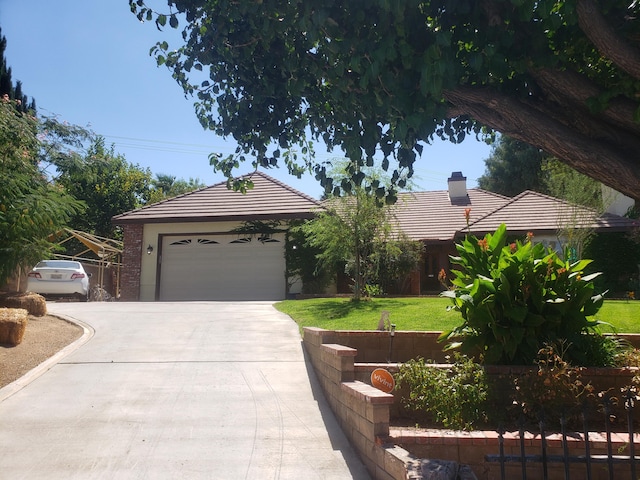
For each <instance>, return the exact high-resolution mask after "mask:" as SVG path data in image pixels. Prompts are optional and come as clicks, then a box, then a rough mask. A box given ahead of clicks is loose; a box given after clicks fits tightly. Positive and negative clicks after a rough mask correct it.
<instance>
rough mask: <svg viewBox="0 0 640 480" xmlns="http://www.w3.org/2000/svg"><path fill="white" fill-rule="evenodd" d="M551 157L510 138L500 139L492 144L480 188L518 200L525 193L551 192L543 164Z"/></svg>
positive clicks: (479, 181)
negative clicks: (547, 189) (548, 189)
mask: <svg viewBox="0 0 640 480" xmlns="http://www.w3.org/2000/svg"><path fill="white" fill-rule="evenodd" d="M547 157H548V155H547V154H545V153H544V152H543V151H542V150H540V149H538V148H535V147H532V146H531V145H528V144H526V143H524V142H520V141H518V140H515V139H513V138H511V137H507V136H504V135H503V136H500V137H499V138H498V140H497V141H496V142H495V143H494V144H493V148H492V150H491V156H490V157H489V158H487V159H486V160H485V161H484V163H485V172H484V174H483V175H482V176H481V177H480V178H478V186H479V187H480V188H482V189H484V190H488V191H490V192H495V193H499V194H501V195H506V196H507V197H515V196H516V195H518V194H520V193H522V192H524V191H525V190H533V191H535V192H541V193H548V192H547V191H546V185H545V180H544V174H543V172H542V165H543V162H544V160H545V158H547Z"/></svg>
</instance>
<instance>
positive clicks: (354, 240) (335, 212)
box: [300, 187, 420, 300]
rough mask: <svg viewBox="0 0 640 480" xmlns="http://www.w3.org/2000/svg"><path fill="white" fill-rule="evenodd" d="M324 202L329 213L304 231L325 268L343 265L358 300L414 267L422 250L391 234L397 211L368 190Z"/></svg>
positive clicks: (354, 190) (355, 190) (321, 214)
mask: <svg viewBox="0 0 640 480" xmlns="http://www.w3.org/2000/svg"><path fill="white" fill-rule="evenodd" d="M350 190H351V193H350V194H349V195H347V196H344V197H336V198H332V199H331V200H329V201H328V202H326V204H325V205H326V210H323V211H319V212H318V213H317V217H316V218H315V219H314V220H312V221H310V222H307V223H304V224H303V225H302V226H301V227H300V228H301V231H302V232H303V234H304V236H305V237H306V239H307V243H308V248H310V249H313V250H314V251H315V252H317V253H316V258H317V259H318V260H319V265H320V267H321V268H323V269H325V270H327V271H331V270H333V269H334V268H335V266H336V265H345V264H346V272H347V273H348V274H349V275H350V276H351V278H352V280H353V284H354V299H356V300H359V299H360V298H361V296H362V294H363V293H364V294H365V295H368V294H371V293H373V292H381V288H382V285H381V281H382V280H383V279H384V281H385V282H395V281H396V280H397V279H398V278H401V277H403V276H405V275H406V274H407V273H408V272H409V271H411V270H412V269H413V268H415V265H416V264H417V262H418V260H419V258H420V256H419V251H420V250H419V247H418V246H416V245H415V244H414V243H412V242H409V241H408V240H406V239H405V238H404V237H403V236H401V235H400V236H398V235H394V234H393V232H392V224H391V220H392V216H393V212H392V211H391V210H390V208H389V207H387V206H385V205H383V204H382V203H381V202H380V201H379V199H378V198H376V197H375V196H374V195H372V194H370V193H368V192H367V191H366V190H365V189H364V188H361V187H353V188H350Z"/></svg>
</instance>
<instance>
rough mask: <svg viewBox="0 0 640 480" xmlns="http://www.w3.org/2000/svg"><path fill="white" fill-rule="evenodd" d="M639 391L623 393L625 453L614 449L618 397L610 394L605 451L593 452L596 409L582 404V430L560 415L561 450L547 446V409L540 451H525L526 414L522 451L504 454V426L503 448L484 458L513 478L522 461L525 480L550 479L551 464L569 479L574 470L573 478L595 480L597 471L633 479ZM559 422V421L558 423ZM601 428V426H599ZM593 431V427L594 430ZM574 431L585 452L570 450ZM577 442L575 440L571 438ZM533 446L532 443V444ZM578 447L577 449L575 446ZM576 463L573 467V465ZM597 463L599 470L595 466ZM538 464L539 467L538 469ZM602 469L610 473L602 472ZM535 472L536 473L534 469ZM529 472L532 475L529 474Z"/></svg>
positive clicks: (604, 404) (605, 411)
mask: <svg viewBox="0 0 640 480" xmlns="http://www.w3.org/2000/svg"><path fill="white" fill-rule="evenodd" d="M636 398H637V397H636V393H635V391H633V390H632V389H627V390H626V391H625V392H624V393H623V395H622V400H623V402H624V411H625V414H626V431H625V432H624V436H625V437H626V438H628V443H627V444H626V445H625V448H624V449H623V450H624V451H625V454H624V455H623V454H620V452H619V451H618V450H616V452H615V453H614V449H613V443H614V442H613V441H612V431H613V428H612V427H613V424H612V404H613V403H614V402H615V401H616V400H615V398H613V397H610V396H607V397H605V398H603V401H602V403H601V412H602V415H603V417H604V430H601V431H603V432H604V433H605V437H606V445H607V447H606V450H607V453H606V454H594V453H592V451H591V450H592V448H591V441H590V438H589V427H590V426H592V427H593V425H589V423H590V417H593V412H592V411H589V409H588V407H587V405H586V404H585V405H584V406H583V409H582V412H581V414H580V417H581V419H582V427H581V428H582V432H575V431H571V432H568V429H567V418H566V416H565V415H562V416H561V418H560V419H559V423H560V434H561V439H562V440H561V444H562V448H561V450H562V453H561V454H557V453H551V450H557V449H550V448H549V447H548V442H547V440H548V435H549V433H548V427H549V424H548V422H547V420H546V419H545V416H544V412H541V413H540V415H539V422H538V425H537V427H538V431H537V432H536V434H538V435H539V437H540V447H539V450H538V448H537V447H536V450H537V451H526V447H525V445H526V443H527V442H526V441H525V437H526V430H525V422H524V416H523V417H522V418H521V421H520V422H519V425H518V427H519V436H518V442H517V443H518V447H519V454H516V455H513V454H509V455H507V454H505V445H504V443H505V438H504V434H505V431H504V429H501V430H499V431H498V441H499V448H500V452H499V454H497V455H486V456H485V460H486V461H487V462H498V463H499V464H500V477H501V478H502V480H505V479H506V478H509V479H513V478H517V477H514V471H513V467H515V468H518V467H517V464H519V466H520V468H519V471H520V472H521V478H522V480H527V478H532V479H539V478H542V479H543V480H548V479H549V478H550V474H549V469H550V466H551V465H553V466H554V467H556V468H557V467H560V469H562V470H563V473H564V478H565V479H566V480H569V479H570V478H571V474H573V478H575V479H587V480H592V479H593V478H594V474H595V473H597V477H598V478H607V474H608V478H609V479H610V480H614V479H615V480H619V479H627V478H630V479H633V480H636V479H637V478H638V477H637V473H636V472H637V469H638V463H639V462H640V456H636V454H635V442H634V422H633V414H634V409H635V403H636ZM556 425H557V424H556ZM598 430H600V429H598ZM591 431H592V432H593V429H592V430H591ZM569 435H571V436H573V437H575V436H576V435H578V436H579V437H580V438H581V440H582V442H581V444H583V445H584V453H583V454H579V455H578V454H575V453H574V454H570V453H569V449H570V445H569V444H570V441H569V440H568V436H569ZM572 443H575V442H572ZM530 450H531V447H530ZM574 450H575V449H574ZM575 464H583V467H582V468H581V469H579V470H576V467H575ZM508 465H510V466H512V468H511V469H510V472H509V476H508V477H507V476H506V469H507V466H508ZM532 465H535V470H532V468H531V467H532ZM572 466H574V467H573V468H571V467H572ZM596 466H597V470H596ZM538 467H539V469H538ZM603 470H605V471H606V472H607V473H606V474H604V476H603ZM532 472H533V473H532ZM527 474H529V477H527ZM553 477H554V478H562V473H560V474H559V475H558V474H557V473H556V474H555V475H553Z"/></svg>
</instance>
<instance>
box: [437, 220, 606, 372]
mask: <svg viewBox="0 0 640 480" xmlns="http://www.w3.org/2000/svg"><path fill="white" fill-rule="evenodd" d="M531 237H532V234H529V235H527V239H526V240H525V241H524V242H521V241H519V240H518V241H515V242H513V243H510V244H507V229H506V227H505V225H501V226H500V227H499V228H498V230H496V232H495V233H494V234H487V235H486V236H485V237H484V238H482V239H478V238H476V237H474V236H472V235H469V236H467V237H466V238H465V239H464V241H463V242H462V243H460V244H457V245H456V249H457V251H458V254H459V256H457V257H451V261H452V263H454V264H455V265H457V266H459V269H457V270H456V269H454V270H452V274H453V277H454V278H453V280H452V282H451V283H452V284H453V286H454V289H453V290H448V291H445V292H443V293H442V295H443V296H447V297H450V298H451V299H452V301H453V308H455V309H456V310H459V311H460V312H461V314H462V318H463V323H462V324H461V325H459V326H458V327H456V328H455V329H453V330H452V331H451V332H445V333H443V335H442V337H441V340H449V341H450V343H449V345H448V346H447V348H457V347H460V348H461V349H462V351H463V352H464V353H467V354H472V355H478V356H479V358H481V359H482V360H483V361H484V362H485V363H488V364H522V365H532V364H533V363H534V360H535V358H536V355H537V353H538V351H539V350H540V348H542V346H543V345H544V344H545V343H553V342H557V341H561V340H566V339H568V340H569V341H570V342H571V343H572V344H574V345H575V344H578V343H580V341H579V339H578V336H579V335H581V334H584V333H588V332H592V331H593V330H594V327H596V326H597V325H598V324H599V322H597V321H594V320H589V318H588V317H590V316H593V315H595V314H596V313H597V312H598V310H599V309H600V307H601V306H602V302H603V298H602V295H595V293H594V285H593V279H594V278H596V277H597V275H598V274H597V273H595V274H591V275H585V276H583V271H584V269H585V268H586V267H587V266H588V265H589V263H590V260H580V261H577V262H574V263H570V262H565V261H564V260H562V259H561V258H560V257H559V256H558V255H557V254H556V252H554V251H553V250H552V249H550V248H546V247H544V246H543V245H542V244H540V243H538V244H534V243H533V242H532V241H531V240H532V238H531ZM572 348H574V349H575V348H576V347H571V346H570V347H569V352H568V353H569V355H570V356H571V355H572V352H571V349H572Z"/></svg>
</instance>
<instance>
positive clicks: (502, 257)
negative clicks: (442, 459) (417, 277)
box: [397, 225, 620, 429]
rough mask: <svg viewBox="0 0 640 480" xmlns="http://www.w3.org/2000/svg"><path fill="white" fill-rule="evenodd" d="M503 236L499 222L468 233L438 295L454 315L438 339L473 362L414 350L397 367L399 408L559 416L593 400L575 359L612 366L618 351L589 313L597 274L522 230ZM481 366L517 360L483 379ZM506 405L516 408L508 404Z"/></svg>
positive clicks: (496, 416)
mask: <svg viewBox="0 0 640 480" xmlns="http://www.w3.org/2000/svg"><path fill="white" fill-rule="evenodd" d="M507 238H508V237H507V229H506V227H505V225H501V226H500V228H498V229H497V230H496V232H495V233H493V234H487V235H485V236H484V237H483V238H481V239H478V238H476V237H475V236H472V235H468V236H467V237H466V238H465V239H464V241H462V243H460V244H458V245H456V248H457V251H458V256H455V257H451V261H452V263H454V264H455V265H456V266H457V268H456V269H454V270H453V271H452V274H453V279H452V281H451V283H452V285H453V287H452V288H450V289H449V290H447V291H445V292H444V293H443V294H442V295H443V296H446V297H449V298H451V299H452V302H453V308H454V309H455V310H458V311H460V313H461V315H462V319H463V322H462V324H461V325H459V326H458V327H456V328H454V329H453V330H452V331H450V332H444V333H443V334H442V335H441V337H440V339H441V341H446V342H449V343H448V345H447V347H446V348H447V349H456V350H460V351H461V352H462V353H464V354H465V355H468V356H469V357H470V358H473V359H474V360H475V362H473V361H472V360H470V358H468V357H467V356H460V355H459V354H457V355H456V356H455V357H454V363H452V365H451V366H450V368H448V369H447V370H445V371H443V370H440V371H435V370H434V368H437V367H436V366H435V365H429V364H428V362H427V363H425V362H423V361H422V360H420V359H418V360H414V361H411V362H407V363H406V364H405V365H403V366H401V367H400V372H399V374H398V376H397V382H398V385H406V387H408V388H407V389H408V391H409V394H408V397H407V398H405V399H403V404H404V405H405V407H407V408H408V410H409V411H414V412H423V413H427V414H428V416H430V417H431V418H432V419H433V420H435V421H436V423H439V424H441V425H442V426H445V427H449V428H464V429H473V428H477V427H478V426H480V425H482V424H486V422H489V423H493V422H495V421H497V422H501V423H502V422H503V421H505V420H506V418H505V415H506V416H507V417H511V418H512V419H513V416H512V414H515V415H516V416H517V415H518V413H517V410H518V409H520V411H521V412H524V413H533V411H534V410H535V409H536V408H540V409H543V408H544V409H545V410H546V411H547V412H548V413H551V414H552V415H556V414H557V415H558V416H560V414H561V413H563V412H565V411H567V409H568V408H571V409H573V408H575V407H576V406H578V405H580V404H582V403H583V401H584V400H585V398H586V397H590V398H591V399H593V400H595V401H596V402H598V400H597V395H595V392H594V390H593V388H592V386H591V385H589V384H583V382H582V380H581V377H580V375H581V373H580V372H581V369H580V367H585V366H589V367H608V366H614V364H615V361H616V357H617V354H619V352H620V349H619V348H618V347H619V345H618V344H617V342H616V340H615V339H612V338H611V337H608V336H604V335H602V334H600V333H599V332H598V330H597V326H598V325H599V324H600V323H601V322H598V321H597V320H593V319H591V318H590V317H593V316H594V315H595V314H596V313H597V312H598V310H599V309H600V307H601V306H602V303H603V297H602V295H599V294H596V293H595V291H594V283H593V279H594V278H596V277H597V276H598V275H599V274H598V273H594V274H590V275H585V272H584V271H585V268H586V267H587V266H588V265H589V263H590V260H579V261H577V262H568V261H564V260H563V259H561V258H560V257H559V256H558V254H557V253H556V252H555V251H553V250H552V249H550V248H546V247H544V246H543V245H542V244H536V243H534V242H533V241H532V235H531V234H529V235H527V238H526V239H525V240H524V241H519V240H517V241H514V242H509V241H508V240H507ZM476 362H477V363H476ZM480 363H483V364H484V366H485V367H483V366H481V365H480ZM474 365H475V366H474ZM487 365H509V366H513V365H519V366H524V367H525V368H516V369H515V370H516V371H519V373H518V374H513V370H514V369H513V367H510V368H509V369H508V370H509V371H510V373H506V372H504V371H503V372H502V373H500V372H498V374H497V375H493V376H492V378H489V376H487V370H486V366H487ZM526 367H529V368H526ZM491 370H497V369H496V368H495V367H491ZM494 373H496V372H494ZM533 391H535V393H536V395H531V392H533ZM570 404H571V405H570ZM512 406H516V407H517V408H516V409H515V410H514V411H512V412H511V413H509V411H510V410H511V407H512ZM496 407H498V408H496ZM549 410H555V411H554V412H550V411H549ZM507 421H508V420H507Z"/></svg>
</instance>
